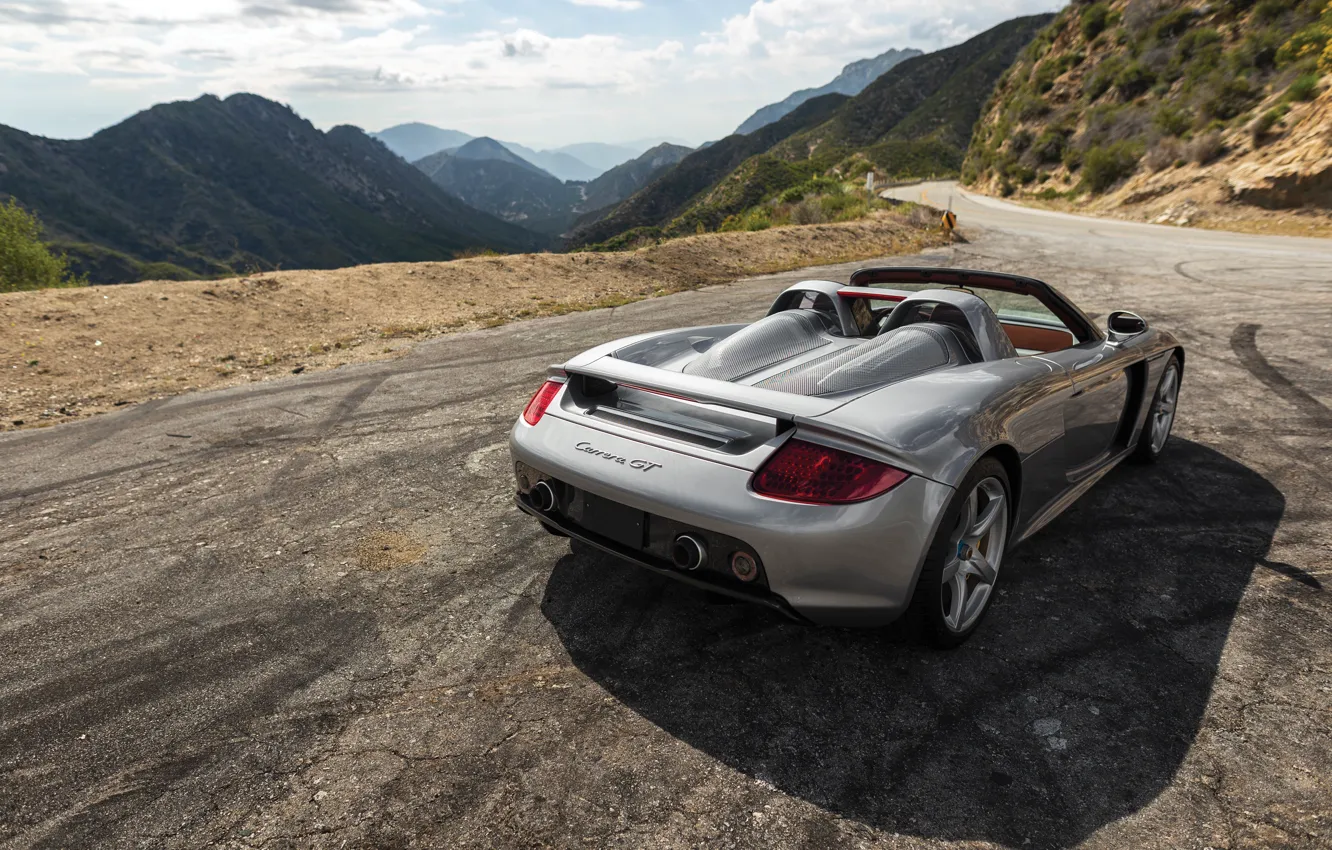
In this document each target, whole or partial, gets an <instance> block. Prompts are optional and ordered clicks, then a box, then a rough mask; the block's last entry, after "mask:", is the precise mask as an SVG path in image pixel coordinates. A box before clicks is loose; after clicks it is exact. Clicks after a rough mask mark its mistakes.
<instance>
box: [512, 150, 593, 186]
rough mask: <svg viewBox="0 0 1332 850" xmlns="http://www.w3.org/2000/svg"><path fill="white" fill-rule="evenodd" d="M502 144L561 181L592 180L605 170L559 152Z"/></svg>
mask: <svg viewBox="0 0 1332 850" xmlns="http://www.w3.org/2000/svg"><path fill="white" fill-rule="evenodd" d="M500 144H502V145H504V146H505V147H506V148H508V149H509V150H511V151H513V152H514V153H516V154H518V155H519V156H520V157H522V158H523V159H525V160H527V161H528V162H530V163H532V164H533V165H536V166H538V167H539V168H541V169H543V170H545V171H548V172H550V173H551V174H553V175H555V176H556V177H558V178H560V179H561V180H591V179H592V178H594V177H596V176H597V175H598V174H600V173H601V172H602V171H604V170H605V169H603V168H593V167H592V166H590V165H588V164H587V163H586V162H583V161H582V160H580V159H578V158H577V157H575V156H572V155H570V154H567V153H564V152H562V151H558V150H551V151H538V150H532V149H531V148H529V147H527V146H526V145H520V144H518V143H517V142H500Z"/></svg>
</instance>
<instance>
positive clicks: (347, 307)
mask: <svg viewBox="0 0 1332 850" xmlns="http://www.w3.org/2000/svg"><path fill="white" fill-rule="evenodd" d="M940 241H941V237H940V235H939V234H938V233H937V232H935V231H934V230H933V229H922V228H920V227H917V226H915V225H913V224H911V223H909V222H907V221H905V220H904V219H903V218H902V217H900V216H896V215H894V214H892V213H878V214H876V215H875V216H874V217H872V218H868V219H864V220H860V221H854V222H848V223H845V224H821V225H813V226H809V227H783V228H773V229H771V230H765V231H761V232H757V233H712V234H705V235H701V236H691V237H687V238H684V239H677V240H673V241H670V242H665V243H663V244H661V245H656V246H652V247H647V248H642V249H639V250H637V251H629V252H623V253H613V254H599V253H582V254H524V255H513V256H499V257H477V258H473V259H465V260H456V261H453V262H444V263H390V264H382V265H373V266H357V267H353V268H346V269H336V270H329V271H287V272H271V273H265V274H262V275H255V276H252V277H248V278H237V279H231V280H224V281H184V282H173V281H154V282H146V283H135V284H128V285H125V286H112V287H91V288H86V289H58V290H43V291H39V292H16V293H8V294H3V295H0V328H3V329H4V332H3V333H0V430H3V429H11V428H16V427H31V426H35V425H36V426H40V425H43V424H52V423H55V422H60V421H66V420H69V419H73V418H77V417H81V416H85V415H88V414H92V413H98V412H102V411H105V410H109V409H111V408H113V407H116V406H120V405H123V404H129V403H133V402H139V401H144V400H146V399H149V398H155V397H161V396H166V395H174V394H177V393H181V392H186V391H190V390H197V389H205V388H212V387H220V386H228V385H233V384H238V383H244V382H248V381H256V380H264V379H266V378H271V377H276V376H279V375H285V374H289V373H291V372H294V371H314V370H317V369H328V368H336V367H338V366H341V365H343V364H346V363H352V362H359V361H365V360H373V359H381V358H385V357H392V356H394V355H395V354H397V353H400V352H401V351H403V350H404V349H405V348H407V347H409V346H410V345H411V344H412V342H413V341H415V340H419V339H424V338H428V337H431V336H435V335H438V334H443V333H450V332H453V331H459V330H471V329H476V328H486V327H494V326H496V325H501V324H504V323H506V322H510V321H515V320H521V319H528V318H534V317H538V316H552V315H559V314H562V313H568V312H571V311H576V310H588V309H595V308H598V307H614V306H618V305H620V304H626V303H629V302H630V301H637V300H639V299H642V298H650V297H653V296H656V295H663V294H666V293H670V292H678V291H680V290H684V289H691V288H695V287H699V286H706V285H709V284H716V283H724V282H728V281H732V280H736V279H737V278H743V277H748V276H752V275H756V274H768V273H773V272H777V271H786V270H790V269H795V268H802V267H805V266H812V265H821V264H825V263H835V262H848V261H851V260H856V259H864V258H869V257H877V256H886V255H889V254H895V253H906V252H915V251H918V250H920V249H921V248H923V247H925V246H926V245H928V244H937V243H938V242H940Z"/></svg>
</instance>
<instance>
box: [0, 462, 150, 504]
mask: <svg viewBox="0 0 1332 850" xmlns="http://www.w3.org/2000/svg"><path fill="white" fill-rule="evenodd" d="M169 465H170V461H167V460H162V459H160V458H159V459H156V460H145V461H143V462H141V463H131V464H127V465H125V466H117V467H115V468H113V469H104V470H102V471H101V472H90V473H89V474H87V475H80V476H77V477H75V478H66V479H64V480H63V481H53V482H51V483H50V484H41V485H39V486H37V487H28V488H26V489H23V490H12V491H10V492H8V493H0V502H7V501H11V500H13V499H26V498H28V497H29V496H40V495H42V494H45V493H50V492H52V491H54V490H60V489H63V488H65V487H72V486H74V485H76V484H87V483H89V482H91V481H99V480H101V479H103V478H113V477H115V476H117V475H123V474H124V473H126V472H134V471H135V470H138V469H147V468H149V467H161V466H169Z"/></svg>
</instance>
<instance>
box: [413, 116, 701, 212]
mask: <svg viewBox="0 0 1332 850" xmlns="http://www.w3.org/2000/svg"><path fill="white" fill-rule="evenodd" d="M689 153H690V149H689V148H685V147H680V146H678V145H669V144H662V145H658V146H657V147H655V148H653V149H652V150H650V151H647V152H646V153H644V154H643V155H642V156H640V157H638V158H636V159H631V160H630V161H629V162H626V163H622V164H620V165H618V166H616V167H615V168H612V169H610V170H609V171H607V172H606V173H605V174H602V175H601V176H600V177H598V178H597V179H595V180H592V181H591V182H587V183H584V182H579V181H567V182H564V181H561V180H559V179H558V178H556V177H554V176H552V175H551V174H549V173H548V172H546V171H544V170H542V169H540V168H537V167H536V166H535V165H533V164H532V163H530V162H526V161H525V160H523V159H522V158H521V157H519V156H518V155H517V154H515V153H514V152H513V151H511V150H509V149H508V148H506V147H505V146H503V145H502V144H500V143H499V142H496V141H495V140H493V139H485V138H482V139H473V140H472V141H470V142H468V143H467V144H465V145H463V146H462V147H460V148H456V149H452V150H443V151H440V152H438V153H434V154H431V155H430V156H428V157H425V158H424V159H420V160H417V161H416V163H414V165H415V166H416V167H417V168H418V169H420V170H421V171H422V172H423V173H425V175H426V176H427V177H429V178H430V179H431V180H432V181H434V183H435V185H437V186H439V187H440V188H441V189H443V190H444V191H446V192H448V193H449V194H451V195H453V196H455V197H457V198H458V199H459V200H462V201H464V202H465V203H467V204H469V205H470V206H474V207H476V208H477V209H480V210H484V211H486V212H488V213H491V214H493V215H497V216H499V217H500V218H502V219H504V220H505V221H509V222H512V223H514V224H518V225H521V226H523V227H526V228H528V229H530V230H534V231H536V232H538V233H543V234H549V235H552V236H555V235H560V234H562V233H564V232H565V231H566V230H568V229H569V228H570V227H571V226H572V225H573V223H574V221H575V220H576V219H577V218H578V217H579V216H581V215H584V214H585V213H588V212H590V211H593V210H598V209H603V208H606V207H611V206H614V205H615V204H617V203H619V202H620V201H622V200H624V199H625V198H627V197H629V196H630V195H632V194H633V193H634V192H637V191H638V190H639V189H641V188H643V187H644V186H646V185H647V184H648V183H649V182H651V181H652V180H653V179H655V178H656V177H658V176H660V175H661V174H664V173H665V172H666V171H668V170H670V169H671V168H672V167H674V166H675V164H676V163H677V162H679V161H680V160H681V159H683V158H684V157H686V156H688V155H689Z"/></svg>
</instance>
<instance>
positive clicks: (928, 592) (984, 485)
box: [902, 457, 1013, 649]
mask: <svg viewBox="0 0 1332 850" xmlns="http://www.w3.org/2000/svg"><path fill="white" fill-rule="evenodd" d="M1012 505H1013V497H1012V489H1011V487H1010V485H1009V483H1008V473H1007V472H1006V471H1005V470H1004V465H1003V464H1002V463H1000V462H999V460H998V459H997V458H993V457H987V458H982V459H981V460H980V462H979V463H977V464H976V465H975V466H974V467H972V469H971V471H970V472H968V473H967V476H966V478H964V479H963V480H962V484H961V486H960V487H958V488H957V492H956V493H954V495H953V498H952V500H950V501H949V503H948V506H947V507H946V508H945V509H944V517H943V521H942V522H940V523H939V530H938V531H937V532H936V533H935V535H934V540H933V542H931V543H930V548H929V551H928V552H927V553H926V555H925V563H924V565H923V566H922V567H921V571H920V578H919V579H918V580H917V581H916V591H915V593H914V594H912V596H911V602H910V603H909V605H908V606H907V612H906V614H905V615H904V616H903V617H902V625H903V627H904V628H905V630H906V632H907V634H908V635H910V636H911V637H912V638H914V639H916V640H920V641H923V642H925V643H929V644H931V645H933V646H936V647H939V648H941V649H952V648H953V647H956V646H960V645H961V644H962V643H964V642H965V641H966V640H967V638H969V637H971V635H972V634H973V633H975V631H976V629H977V628H979V627H980V624H981V622H982V621H983V620H984V619H985V615H986V614H987V613H988V612H989V610H990V604H991V602H993V598H994V591H995V584H996V581H997V579H998V574H999V568H1000V567H1001V566H1002V565H1003V557H1004V551H1005V549H1006V548H1007V546H1008V538H1009V531H1010V529H1011V528H1012Z"/></svg>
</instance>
